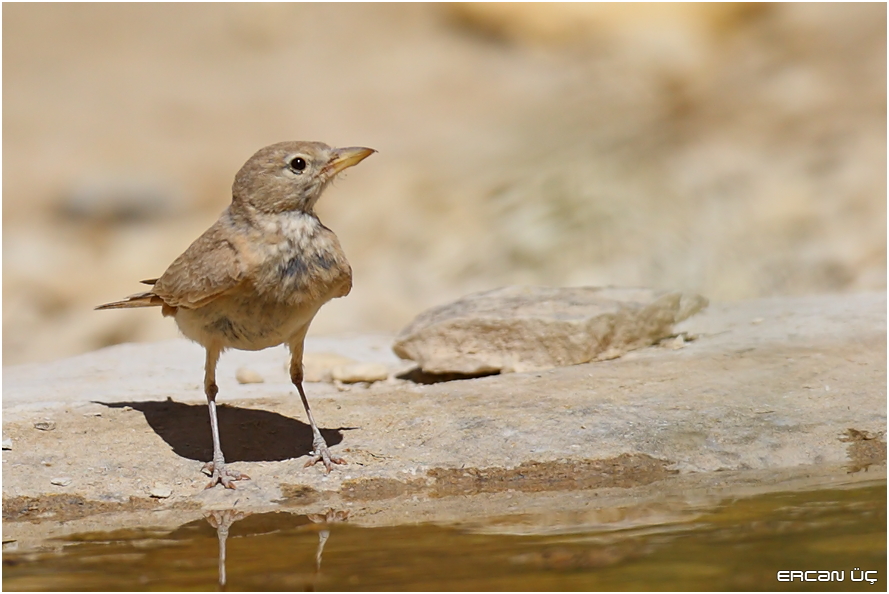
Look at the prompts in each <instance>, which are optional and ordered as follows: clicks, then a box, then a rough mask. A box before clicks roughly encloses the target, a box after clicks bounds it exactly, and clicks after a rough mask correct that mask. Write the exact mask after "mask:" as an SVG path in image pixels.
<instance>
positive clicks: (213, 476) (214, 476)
mask: <svg viewBox="0 0 889 594" xmlns="http://www.w3.org/2000/svg"><path fill="white" fill-rule="evenodd" d="M201 472H205V473H207V474H209V475H210V482H209V483H207V486H206V487H204V489H212V488H213V487H215V486H216V485H218V484H219V483H222V486H223V487H225V488H226V489H234V488H235V481H245V480H250V477H249V476H247V475H246V474H244V473H243V472H238V471H237V470H230V469H229V468H226V466H225V464H224V463H223V464H219V465H217V464H216V463H215V462H207V463H206V464H204V467H203V468H201Z"/></svg>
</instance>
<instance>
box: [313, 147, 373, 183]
mask: <svg viewBox="0 0 889 594" xmlns="http://www.w3.org/2000/svg"><path fill="white" fill-rule="evenodd" d="M375 152H377V151H375V150H373V149H369V148H364V147H363V146H351V147H349V148H338V149H333V155H332V156H331V158H330V161H328V162H327V165H325V166H324V171H325V173H327V174H328V175H329V176H330V177H331V178H332V177H333V176H335V175H336V174H337V173H339V172H340V171H342V170H343V169H346V168H347V167H351V166H352V165H358V163H360V162H361V161H363V160H364V159H366V158H368V157H369V156H371V155H372V154H374V153H375Z"/></svg>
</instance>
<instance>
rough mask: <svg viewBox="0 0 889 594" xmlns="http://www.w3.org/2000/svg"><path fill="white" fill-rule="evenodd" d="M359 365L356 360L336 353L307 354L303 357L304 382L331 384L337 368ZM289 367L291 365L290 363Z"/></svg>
mask: <svg viewBox="0 0 889 594" xmlns="http://www.w3.org/2000/svg"><path fill="white" fill-rule="evenodd" d="M356 363H358V362H357V361H355V359H350V358H349V357H344V356H342V355H337V354H336V353H305V354H304V355H303V380H304V381H307V382H330V381H332V380H333V376H332V372H333V370H334V369H335V368H338V367H344V366H349V365H353V364H356ZM288 365H289V363H288Z"/></svg>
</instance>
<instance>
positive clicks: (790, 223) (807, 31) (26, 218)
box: [3, 4, 886, 365]
mask: <svg viewBox="0 0 889 594" xmlns="http://www.w3.org/2000/svg"><path fill="white" fill-rule="evenodd" d="M3 17H4V18H3V28H4V30H3V50H4V51H3V78H4V80H3V82H4V102H3V110H4V111H3V123H4V126H3V149H4V150H3V165H4V167H3V190H4V191H3V281H4V288H3V297H4V299H3V361H4V364H6V365H10V364H16V363H25V362H30V361H50V360H53V359H56V358H58V357H62V356H68V355H72V354H77V353H83V352H87V351H90V350H94V349H96V348H100V347H103V346H108V345H112V344H117V343H121V342H127V341H146V340H159V339H171V338H174V337H175V336H176V331H175V329H174V328H173V326H172V324H169V323H167V322H168V321H165V320H161V319H160V318H159V317H157V316H154V315H152V313H153V312H133V313H131V315H129V316H114V315H101V316H97V315H93V314H90V313H89V310H90V309H91V308H92V307H93V306H94V305H96V304H98V303H103V302H107V301H110V300H113V299H117V298H120V297H123V296H125V295H128V294H131V293H133V292H135V291H137V290H138V289H139V285H138V284H137V282H138V280H139V279H142V278H150V277H154V276H157V275H159V274H160V273H162V272H163V270H164V269H165V267H166V266H167V265H168V264H169V263H170V262H171V261H172V260H173V258H175V257H176V256H177V255H178V254H179V253H180V252H181V251H182V250H184V248H185V247H186V246H187V245H188V244H189V243H190V242H191V241H192V240H193V239H194V238H195V237H197V235H198V234H199V233H200V232H202V231H203V230H204V229H205V228H206V227H207V226H209V225H210V224H211V223H212V221H213V220H215V218H216V217H217V216H218V214H219V212H220V211H221V210H222V209H223V208H224V207H225V206H226V204H227V203H228V201H229V198H230V196H229V191H230V185H231V181H232V178H233V176H234V173H235V171H236V170H237V169H238V168H239V167H240V165H241V164H242V163H243V162H244V161H245V160H246V159H247V158H248V157H249V156H250V155H251V154H252V153H253V152H254V151H255V150H256V149H258V148H259V147H261V146H264V145H266V144H270V143H272V142H277V141H280V140H284V139H313V140H315V139H317V140H322V141H326V142H328V143H331V144H337V145H356V144H357V145H366V146H371V147H374V148H376V149H378V150H379V151H380V152H379V154H377V155H374V157H373V158H372V159H369V160H368V161H367V162H365V163H362V164H361V166H360V167H358V168H355V169H354V170H350V172H349V174H348V176H346V177H344V178H343V179H342V180H340V181H339V182H338V183H337V184H336V186H335V187H333V188H331V190H330V191H329V192H328V194H327V195H325V196H324V198H323V199H322V201H321V203H320V205H319V209H320V215H321V217H322V219H323V220H324V221H325V223H326V224H327V225H328V226H330V227H331V228H332V229H334V230H335V231H336V232H337V233H338V235H339V237H340V239H341V242H342V244H343V246H344V248H345V250H346V252H347V254H348V255H349V257H350V259H351V261H352V264H353V268H354V271H355V288H354V291H353V293H352V295H350V296H349V298H348V299H343V300H339V301H337V302H334V303H331V304H330V305H328V306H327V307H325V308H324V309H323V310H322V311H321V313H320V315H319V317H318V319H317V320H316V322H315V326H314V328H313V331H315V332H317V333H318V334H329V333H331V332H368V331H370V332H384V333H388V334H394V333H396V332H397V331H398V330H399V329H400V328H401V327H402V326H403V325H404V324H406V323H407V322H408V321H409V320H410V319H412V318H413V316H415V315H416V314H417V313H419V312H420V311H421V310H423V309H425V308H427V307H430V306H432V305H436V304H440V303H445V302H448V301H450V300H453V299H456V298H458V297H460V296H462V295H464V294H467V293H470V292H473V291H478V290H484V289H491V288H495V287H497V286H501V285H506V284H538V285H552V286H565V285H616V286H645V287H653V288H660V289H668V290H679V291H685V292H694V293H700V294H702V295H705V296H707V297H708V298H710V299H713V300H715V301H730V300H737V299H749V298H755V297H763V296H773V295H805V294H818V293H838V292H857V291H863V290H884V289H885V286H886V224H885V222H886V199H885V198H886V25H885V23H886V8H885V6H884V5H881V4H864V5H862V4H858V5H856V4H833V5H831V4H823V5H814V4H776V5H763V4H758V5H737V4H726V5H713V6H709V5H664V6H659V7H650V6H649V7H647V8H645V9H640V8H638V7H634V6H630V7H621V6H618V5H608V4H600V5H596V4H578V5H541V4H531V5H511V4H504V5H461V4H457V5H445V6H442V5H403V4H402V5H375V4H361V5H355V4H352V5H350V4H335V5H325V4H249V5H247V4H243V5H240V4H225V5H213V4H195V5H188V4H179V5H170V4H166V5H164V4H153V5H139V4H129V5H115V4H9V5H4V7H3Z"/></svg>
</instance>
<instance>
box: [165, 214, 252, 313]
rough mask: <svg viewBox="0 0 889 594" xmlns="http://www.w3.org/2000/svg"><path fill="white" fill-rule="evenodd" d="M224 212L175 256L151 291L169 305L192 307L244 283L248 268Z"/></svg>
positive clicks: (201, 304)
mask: <svg viewBox="0 0 889 594" xmlns="http://www.w3.org/2000/svg"><path fill="white" fill-rule="evenodd" d="M227 222H228V221H227V217H226V216H225V215H223V217H222V218H220V219H219V220H218V221H216V223H215V224H214V225H213V226H212V227H210V228H209V229H207V230H206V231H205V232H204V234H203V235H201V236H200V237H198V238H197V239H196V240H195V241H194V243H192V244H191V245H190V246H189V247H188V249H187V250H185V252H184V253H183V254H182V255H181V256H179V257H178V258H176V260H174V261H173V263H172V264H170V267H169V268H167V270H166V272H164V273H163V275H161V277H160V278H159V279H157V281H156V282H155V283H154V289H153V290H152V291H151V292H152V293H154V294H155V295H157V296H158V297H160V298H161V299H163V301H164V303H166V304H167V305H170V306H172V307H185V308H188V309H193V308H195V307H201V306H203V305H206V304H207V303H210V302H211V301H213V300H214V299H216V298H217V297H219V296H221V295H224V294H225V293H227V292H228V291H231V290H232V289H235V288H236V287H237V286H238V285H240V284H241V282H243V280H244V278H245V276H246V274H247V270H246V266H245V262H244V258H243V257H242V254H241V253H239V252H240V250H239V249H238V247H237V243H238V242H236V241H233V240H232V239H230V237H231V233H229V232H228V231H229V228H228V225H227Z"/></svg>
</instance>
